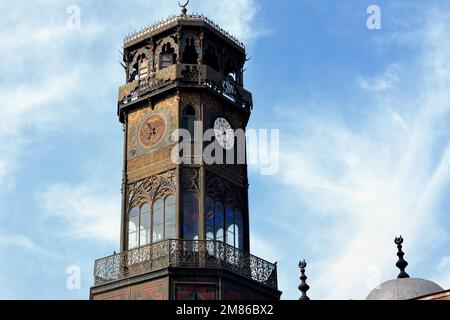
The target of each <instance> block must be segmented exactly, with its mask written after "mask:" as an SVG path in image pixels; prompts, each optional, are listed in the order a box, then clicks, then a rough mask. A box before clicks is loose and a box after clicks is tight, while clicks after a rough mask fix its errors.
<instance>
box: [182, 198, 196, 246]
mask: <svg viewBox="0 0 450 320" xmlns="http://www.w3.org/2000/svg"><path fill="white" fill-rule="evenodd" d="M183 236H184V239H185V240H198V195H197V193H195V192H188V193H186V194H185V195H184V197H183Z"/></svg>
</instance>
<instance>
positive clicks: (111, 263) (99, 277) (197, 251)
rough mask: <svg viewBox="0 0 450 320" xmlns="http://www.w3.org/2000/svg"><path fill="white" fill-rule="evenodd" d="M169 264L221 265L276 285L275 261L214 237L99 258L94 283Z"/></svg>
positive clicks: (196, 266) (172, 265)
mask: <svg viewBox="0 0 450 320" xmlns="http://www.w3.org/2000/svg"><path fill="white" fill-rule="evenodd" d="M168 267H180V268H182V267H188V268H212V269H220V268H222V269H226V270H229V271H231V272H234V273H236V274H239V275H241V276H244V277H246V278H248V279H251V280H254V281H257V282H259V283H261V284H264V285H266V286H268V287H270V288H273V289H277V266H276V264H273V263H270V262H268V261H266V260H263V259H260V258H258V257H255V256H254V255H251V254H249V253H247V252H244V251H241V250H239V249H237V248H235V247H233V246H230V245H227V244H226V243H223V242H220V241H213V240H206V241H204V240H203V241H201V240H192V241H188V240H165V241H161V242H158V243H154V244H150V245H147V246H145V247H140V248H136V249H133V250H129V251H124V252H122V253H119V254H115V255H112V256H109V257H106V258H102V259H98V260H96V261H95V265H94V285H95V286H98V285H102V284H106V283H110V282H113V281H117V280H121V279H126V278H129V277H132V276H136V275H140V274H144V273H148V272H152V271H156V270H161V269H164V268H168Z"/></svg>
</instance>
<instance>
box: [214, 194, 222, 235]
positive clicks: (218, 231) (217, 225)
mask: <svg viewBox="0 0 450 320" xmlns="http://www.w3.org/2000/svg"><path fill="white" fill-rule="evenodd" d="M215 207H216V208H215V213H214V218H215V219H214V233H215V235H216V240H217V241H223V239H224V236H225V235H224V229H223V228H224V212H223V204H222V202H220V201H216V206H215Z"/></svg>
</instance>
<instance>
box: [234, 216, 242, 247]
mask: <svg viewBox="0 0 450 320" xmlns="http://www.w3.org/2000/svg"><path fill="white" fill-rule="evenodd" d="M235 221H236V228H235V232H236V234H235V235H234V237H235V241H236V247H237V248H238V249H241V250H244V222H243V220H242V214H241V213H240V212H239V211H236V216H235Z"/></svg>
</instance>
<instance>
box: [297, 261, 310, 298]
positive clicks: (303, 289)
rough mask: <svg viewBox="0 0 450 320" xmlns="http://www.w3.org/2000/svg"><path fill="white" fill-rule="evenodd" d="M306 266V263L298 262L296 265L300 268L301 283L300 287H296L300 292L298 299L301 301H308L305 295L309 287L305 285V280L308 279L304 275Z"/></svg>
mask: <svg viewBox="0 0 450 320" xmlns="http://www.w3.org/2000/svg"><path fill="white" fill-rule="evenodd" d="M306 266H307V264H306V261H305V260H303V261H300V262H299V264H298V267H299V268H300V273H301V276H300V280H301V281H302V283H300V285H299V286H298V290H300V291H301V292H302V296H301V297H300V299H298V300H301V301H308V300H309V297H308V296H307V295H306V292H307V291H308V290H309V286H308V284H307V283H306V279H308V277H307V276H306V275H305V268H306Z"/></svg>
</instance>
